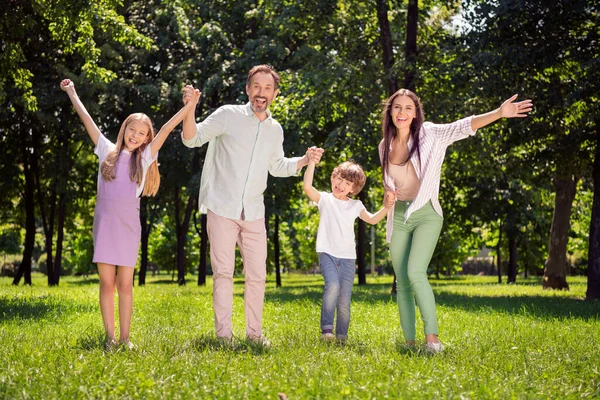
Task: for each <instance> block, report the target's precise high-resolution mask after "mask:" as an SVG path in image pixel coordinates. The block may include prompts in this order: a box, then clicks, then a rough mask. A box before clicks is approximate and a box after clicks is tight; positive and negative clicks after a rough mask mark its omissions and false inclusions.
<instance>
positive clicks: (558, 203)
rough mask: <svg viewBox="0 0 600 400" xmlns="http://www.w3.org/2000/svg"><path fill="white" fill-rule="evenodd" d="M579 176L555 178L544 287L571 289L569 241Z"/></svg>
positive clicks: (559, 176)
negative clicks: (568, 254) (569, 278)
mask: <svg viewBox="0 0 600 400" xmlns="http://www.w3.org/2000/svg"><path fill="white" fill-rule="evenodd" d="M578 180H579V179H578V178H574V177H573V176H572V175H562V176H561V175H558V176H556V177H555V178H554V190H555V192H556V198H555V200H554V215H553V216H552V227H551V228H550V244H549V245H548V259H547V260H546V265H545V268H544V278H543V279H542V287H543V288H544V289H565V290H569V284H568V283H567V275H568V274H569V270H568V265H567V243H568V242H569V229H570V219H571V208H572V207H573V200H574V199H575V190H576V187H577V181H578Z"/></svg>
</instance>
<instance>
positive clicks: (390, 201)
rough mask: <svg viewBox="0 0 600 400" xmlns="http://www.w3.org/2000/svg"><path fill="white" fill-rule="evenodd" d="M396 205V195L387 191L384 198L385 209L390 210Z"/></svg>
mask: <svg viewBox="0 0 600 400" xmlns="http://www.w3.org/2000/svg"><path fill="white" fill-rule="evenodd" d="M395 203H396V194H395V193H394V192H393V191H391V190H386V191H385V196H384V198H383V207H384V208H386V209H390V208H392V207H394V204H395Z"/></svg>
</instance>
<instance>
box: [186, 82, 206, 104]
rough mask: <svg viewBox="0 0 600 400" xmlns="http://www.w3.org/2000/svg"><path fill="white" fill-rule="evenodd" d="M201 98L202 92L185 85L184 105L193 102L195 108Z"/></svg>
mask: <svg viewBox="0 0 600 400" xmlns="http://www.w3.org/2000/svg"><path fill="white" fill-rule="evenodd" d="M200 96H202V92H200V91H199V90H198V89H195V88H194V87H193V86H192V85H185V88H183V104H184V105H187V104H188V103H189V102H192V104H193V105H194V107H195V106H196V104H198V101H200Z"/></svg>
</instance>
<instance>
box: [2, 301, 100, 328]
mask: <svg viewBox="0 0 600 400" xmlns="http://www.w3.org/2000/svg"><path fill="white" fill-rule="evenodd" d="M94 310H95V308H94V307H93V306H91V305H89V306H88V305H84V304H78V303H74V302H67V301H66V300H64V299H60V298H57V297H53V296H39V297H23V298H15V299H8V298H0V322H8V321H29V320H35V319H42V318H45V317H49V316H54V317H55V318H60V317H61V316H62V315H64V314H67V313H70V312H76V311H80V312H81V311H84V312H88V311H94Z"/></svg>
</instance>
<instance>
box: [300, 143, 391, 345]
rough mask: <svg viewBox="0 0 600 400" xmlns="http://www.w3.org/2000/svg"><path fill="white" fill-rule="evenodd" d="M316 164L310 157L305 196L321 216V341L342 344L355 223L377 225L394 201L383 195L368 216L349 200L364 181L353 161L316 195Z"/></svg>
mask: <svg viewBox="0 0 600 400" xmlns="http://www.w3.org/2000/svg"><path fill="white" fill-rule="evenodd" d="M316 161H317V158H316V157H315V158H313V157H312V156H311V155H310V154H309V162H308V168H307V170H306V172H305V173H304V192H305V193H306V195H307V196H308V198H309V199H311V200H312V201H314V202H315V203H316V204H317V207H318V208H319V212H320V215H321V218H320V221H319V231H318V233H317V253H318V254H319V264H320V266H321V273H322V274H323V278H324V279H325V289H324V292H323V304H322V307H321V339H323V340H325V341H332V340H334V339H336V338H337V340H339V341H341V342H345V341H346V339H347V338H348V326H349V325H350V298H351V297H352V285H353V284H354V265H355V261H356V243H355V241H354V220H355V219H356V218H357V217H359V218H360V219H362V220H363V221H365V222H367V223H369V224H376V223H378V222H379V221H381V220H382V219H383V217H384V216H385V215H386V214H387V212H388V211H389V210H390V208H392V206H393V205H394V202H395V198H394V193H393V192H391V191H389V192H386V194H385V207H383V208H382V209H381V210H379V211H378V212H377V213H375V214H371V213H370V212H368V211H367V210H366V209H365V206H364V205H363V204H362V202H361V201H360V200H352V199H350V198H349V197H348V196H353V195H356V194H358V193H359V192H360V191H361V189H362V188H363V186H364V185H365V182H366V180H367V178H366V176H365V173H364V171H363V170H362V168H361V167H360V166H359V165H358V164H356V163H354V162H352V161H346V162H344V163H342V164H340V165H338V166H337V167H336V168H335V169H334V170H333V173H332V174H331V193H328V192H319V191H317V190H316V189H315V188H314V187H313V186H312V183H313V177H314V173H315V165H316ZM336 308H337V323H336V326H335V335H334V334H333V320H334V314H335V310H336Z"/></svg>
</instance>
